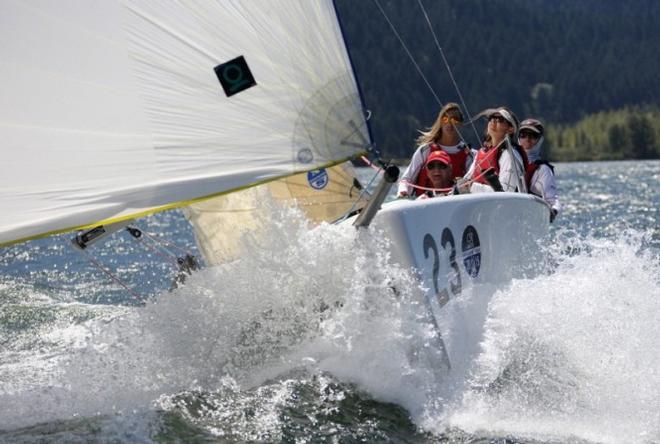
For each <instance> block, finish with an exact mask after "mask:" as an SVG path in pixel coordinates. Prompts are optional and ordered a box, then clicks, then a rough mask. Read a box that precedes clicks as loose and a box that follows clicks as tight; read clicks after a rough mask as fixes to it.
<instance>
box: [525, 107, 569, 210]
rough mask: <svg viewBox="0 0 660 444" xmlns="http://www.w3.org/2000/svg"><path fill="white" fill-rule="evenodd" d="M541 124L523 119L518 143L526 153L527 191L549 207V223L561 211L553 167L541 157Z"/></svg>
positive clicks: (533, 120) (530, 119) (542, 130)
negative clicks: (527, 162)
mask: <svg viewBox="0 0 660 444" xmlns="http://www.w3.org/2000/svg"><path fill="white" fill-rule="evenodd" d="M543 133H544V128H543V124H542V123H541V122H540V121H539V120H537V119H532V118H529V119H525V120H523V121H522V123H521V124H520V130H519V131H518V143H519V144H520V146H521V147H522V148H523V149H524V150H525V152H526V153H527V159H528V160H529V164H528V165H527V168H526V171H525V180H526V181H527V189H528V190H529V192H530V193H532V194H535V195H537V196H539V197H540V198H541V199H543V200H545V201H546V202H547V203H548V205H550V212H551V215H550V221H551V222H552V221H553V220H554V219H555V217H556V216H557V214H559V212H560V211H561V205H560V204H559V198H558V196H557V185H556V183H555V169H554V167H553V166H552V165H551V164H550V163H549V162H548V161H547V160H545V159H544V158H543V157H542V152H541V145H542V144H543Z"/></svg>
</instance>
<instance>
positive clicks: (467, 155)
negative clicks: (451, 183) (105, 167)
mask: <svg viewBox="0 0 660 444" xmlns="http://www.w3.org/2000/svg"><path fill="white" fill-rule="evenodd" d="M462 124H463V113H461V109H460V107H459V106H458V104H457V103H453V102H452V103H448V104H446V105H445V106H443V107H442V109H441V110H440V112H439V113H438V117H437V119H436V120H435V123H434V124H433V126H432V127H431V128H430V129H429V130H428V131H426V132H422V134H421V135H420V137H419V138H418V139H417V143H418V147H417V150H416V151H415V153H414V154H413V156H412V159H411V160H410V164H409V165H408V168H407V169H406V171H405V172H404V173H403V175H402V176H401V180H400V181H399V188H398V191H397V197H398V198H401V197H408V196H411V195H412V194H415V195H417V196H419V195H422V194H424V190H422V189H419V188H414V187H413V186H411V184H423V183H426V182H427V176H426V169H425V168H423V166H424V165H425V164H426V160H427V158H428V156H429V154H430V153H431V152H435V151H444V152H445V153H447V154H448V155H449V157H450V158H451V164H452V177H454V178H456V177H463V175H464V174H465V172H466V171H467V170H468V168H469V167H470V165H472V161H473V160H474V157H475V155H476V150H473V149H470V148H469V147H468V146H467V145H466V144H465V143H464V142H462V141H461V139H460V134H459V132H458V127H460V126H461V125H462Z"/></svg>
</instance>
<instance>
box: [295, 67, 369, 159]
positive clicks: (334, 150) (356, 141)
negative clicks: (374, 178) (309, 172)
mask: <svg viewBox="0 0 660 444" xmlns="http://www.w3.org/2000/svg"><path fill="white" fill-rule="evenodd" d="M292 136H293V137H292V149H293V159H294V161H295V162H299V163H310V162H314V163H317V164H323V163H329V162H333V161H337V160H340V159H347V158H350V157H353V156H355V155H356V154H357V153H360V152H363V151H366V150H367V148H368V147H369V144H370V141H369V140H370V139H369V132H368V130H367V124H366V120H365V116H364V112H363V110H362V102H361V101H360V97H359V95H358V93H357V90H356V89H355V83H354V81H353V78H352V76H350V75H349V74H344V75H341V76H338V77H335V78H334V79H332V80H330V81H329V82H327V83H325V84H323V85H318V86H317V87H316V90H315V91H313V92H312V93H311V94H310V95H309V96H308V98H307V99H306V101H305V105H304V106H303V108H302V109H300V111H298V116H297V118H296V122H295V126H294V130H293V134H292ZM305 150H307V152H309V153H310V154H311V155H309V156H308V155H304V156H303V155H302V154H303V151H305ZM310 150H311V151H310ZM307 159H309V160H307ZM304 161H307V162H304Z"/></svg>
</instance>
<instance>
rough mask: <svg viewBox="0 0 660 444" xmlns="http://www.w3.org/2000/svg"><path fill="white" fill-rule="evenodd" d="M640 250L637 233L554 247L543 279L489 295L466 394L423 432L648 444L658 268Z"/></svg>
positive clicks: (654, 388)
mask: <svg viewBox="0 0 660 444" xmlns="http://www.w3.org/2000/svg"><path fill="white" fill-rule="evenodd" d="M558 238H559V239H561V238H562V237H561V236H558ZM647 241H648V234H647V235H640V234H639V233H627V234H624V235H621V236H620V237H619V238H615V239H610V240H605V239H594V238H589V239H585V240H582V241H579V240H576V239H575V238H573V240H572V241H571V244H570V245H559V246H557V248H555V252H561V251H563V253H562V255H561V256H559V257H557V256H555V257H554V260H555V261H557V262H558V263H557V265H556V269H555V270H554V271H553V272H552V273H550V274H548V275H544V276H540V277H537V278H534V279H529V280H519V281H515V282H513V283H512V285H511V287H510V288H508V289H506V290H502V291H499V292H497V293H496V294H495V296H494V298H493V300H492V301H491V303H490V306H489V314H488V318H487V321H486V325H485V331H486V333H485V339H484V341H483V343H482V344H481V353H480V355H479V356H478V358H477V359H476V360H475V362H474V365H473V368H472V370H471V372H470V374H469V375H468V380H469V381H470V384H471V387H469V389H467V390H466V391H465V392H464V393H462V394H461V396H460V397H459V398H458V399H457V401H456V403H455V404H454V405H453V406H452V408H450V409H448V410H447V411H445V412H443V414H442V417H439V418H438V422H437V423H436V424H431V423H428V422H427V423H426V426H427V427H431V428H434V427H437V426H438V425H439V429H440V430H443V429H444V428H446V427H455V428H460V429H463V430H465V431H468V432H471V433H477V432H481V433H484V432H485V433H487V434H490V435H492V436H506V435H509V436H517V437H529V438H533V439H542V440H546V439H547V440H558V441H566V440H573V439H575V438H578V439H584V440H589V441H596V442H612V443H616V442H657V441H658V440H659V439H660V372H658V370H657V369H658V368H660V342H659V341H658V338H660V325H659V324H658V322H657V319H658V318H657V315H658V313H660V286H659V285H658V284H659V282H658V278H659V277H660V263H659V261H658V255H657V252H651V251H649V250H645V249H644V248H643V245H645V244H646V243H647ZM566 247H570V248H566ZM567 251H571V252H572V253H571V254H567V253H566V252H567ZM436 430H438V428H436Z"/></svg>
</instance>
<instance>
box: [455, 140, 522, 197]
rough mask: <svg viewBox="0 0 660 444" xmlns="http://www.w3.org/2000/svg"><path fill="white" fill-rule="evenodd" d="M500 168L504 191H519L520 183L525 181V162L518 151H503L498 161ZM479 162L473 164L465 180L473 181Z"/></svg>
mask: <svg viewBox="0 0 660 444" xmlns="http://www.w3.org/2000/svg"><path fill="white" fill-rule="evenodd" d="M497 162H498V164H499V167H500V172H499V174H498V176H497V177H498V178H499V180H500V183H501V184H502V189H503V190H504V191H517V190H518V188H519V187H518V185H519V183H520V181H521V180H522V181H524V180H525V172H524V167H523V165H524V164H523V160H522V157H521V156H520V153H518V151H517V150H515V149H513V148H511V149H506V150H504V151H502V154H501V155H500V158H499V160H498V161H497ZM476 164H477V162H473V163H472V165H471V166H470V169H469V170H468V172H467V173H465V178H467V179H472V178H473V177H474V170H475V167H476V166H477V165H476Z"/></svg>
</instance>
